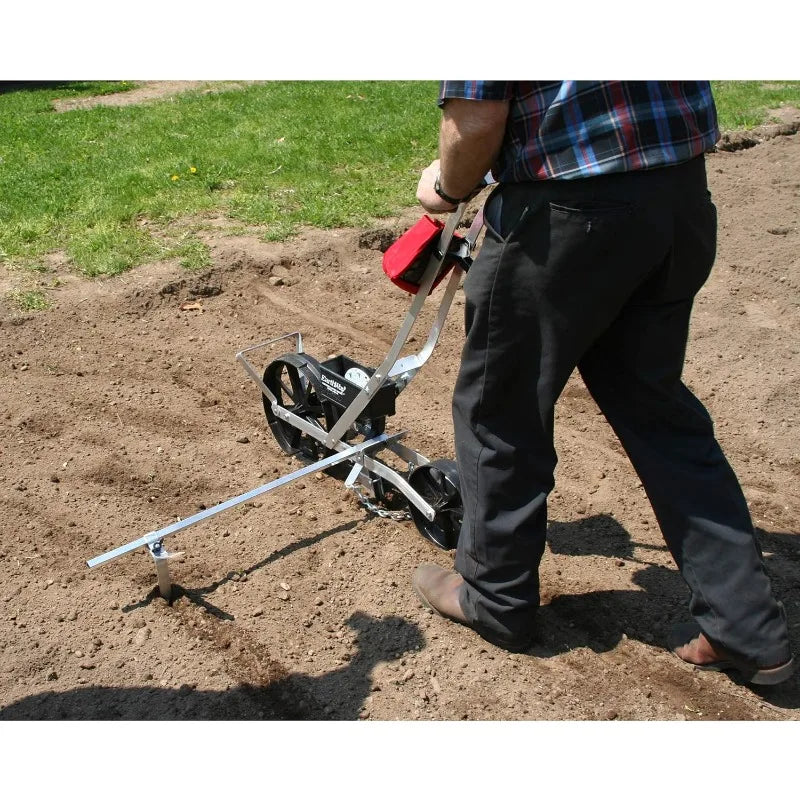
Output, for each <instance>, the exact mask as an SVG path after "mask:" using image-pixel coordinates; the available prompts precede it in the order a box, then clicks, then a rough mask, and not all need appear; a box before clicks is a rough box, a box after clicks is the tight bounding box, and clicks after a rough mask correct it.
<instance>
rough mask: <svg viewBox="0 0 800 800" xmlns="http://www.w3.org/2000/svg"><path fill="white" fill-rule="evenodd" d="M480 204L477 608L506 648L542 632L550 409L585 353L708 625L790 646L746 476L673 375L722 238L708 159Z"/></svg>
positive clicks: (471, 332) (460, 437) (468, 424)
mask: <svg viewBox="0 0 800 800" xmlns="http://www.w3.org/2000/svg"><path fill="white" fill-rule="evenodd" d="M485 214H486V220H487V232H486V236H485V239H484V243H483V246H482V248H481V251H480V255H479V257H478V258H477V259H476V261H475V263H474V264H473V265H472V267H471V269H470V271H469V273H468V275H467V278H466V281H465V284H464V291H465V296H466V311H465V328H466V340H465V343H464V349H463V354H462V361H461V368H460V372H459V375H458V379H457V382H456V387H455V392H454V396H453V419H454V426H455V441H456V455H457V459H458V464H459V472H460V478H461V487H462V496H463V499H464V511H465V519H464V525H463V528H462V531H461V536H460V538H459V544H458V549H457V552H456V569H457V571H458V572H459V573H461V575H462V576H463V577H464V579H465V583H464V587H463V589H462V593H461V597H460V599H461V605H462V608H463V610H464V612H465V614H466V615H467V617H468V619H469V620H470V621H471V622H472V624H473V626H474V627H475V628H476V629H477V630H478V631H479V632H481V633H482V635H484V636H485V638H487V639H489V640H490V641H494V642H496V643H498V644H501V645H504V646H508V647H510V648H519V647H523V646H525V644H526V643H527V642H529V641H530V639H531V638H532V635H533V630H534V623H535V611H536V608H537V607H538V605H539V580H538V567H539V562H540V560H541V557H542V554H543V552H544V547H545V532H546V525H547V496H548V493H549V492H550V490H551V489H552V488H553V485H554V479H553V472H554V469H555V466H556V453H555V449H554V445H553V409H554V405H555V403H556V400H557V399H558V397H559V395H560V393H561V391H562V390H563V388H564V385H565V384H566V382H567V379H568V378H569V376H570V374H571V373H572V371H573V370H574V369H575V368H576V367H577V368H578V370H579V371H580V374H581V376H582V378H583V380H584V382H585V384H586V386H587V388H588V390H589V392H590V393H591V395H592V397H593V398H594V400H595V401H596V403H597V404H598V406H599V407H600V409H601V410H602V412H603V413H604V414H605V417H606V419H607V420H608V422H609V423H610V424H611V426H612V428H613V429H614V431H615V433H616V434H617V436H618V437H619V439H620V441H621V443H622V445H623V447H624V448H625V450H626V452H627V454H628V456H629V457H630V459H631V462H632V463H633V466H634V468H635V469H636V471H637V473H638V475H639V477H640V479H641V481H642V484H643V485H644V487H645V490H646V492H647V495H648V498H649V499H650V502H651V504H652V506H653V510H654V512H655V515H656V518H657V519H658V522H659V525H660V527H661V530H662V533H663V535H664V538H665V540H666V542H667V545H668V547H669V549H670V552H671V553H672V556H673V557H674V559H675V562H676V563H677V565H678V568H679V569H680V572H681V575H682V576H683V578H684V579H685V581H686V583H687V584H688V586H689V588H690V591H691V600H690V612H691V614H692V615H693V617H694V618H695V620H696V621H697V622H698V623H699V625H700V627H701V628H702V630H703V631H704V632H705V633H706V634H707V636H709V637H710V638H711V639H712V640H714V641H715V642H718V643H720V644H723V645H725V646H727V647H728V648H730V649H731V650H733V651H734V652H735V653H738V654H739V655H741V656H743V657H746V658H750V659H754V660H756V661H757V662H758V664H760V665H773V664H777V663H782V662H784V661H786V660H788V658H789V657H790V652H789V643H788V633H787V626H786V619H785V614H784V611H783V607H782V605H781V604H780V603H778V602H777V601H776V599H775V598H774V596H773V593H772V588H771V585H770V582H769V579H768V577H767V575H766V573H765V572H764V569H763V563H762V559H761V554H760V550H759V548H758V545H757V543H756V541H755V536H754V532H753V526H752V522H751V518H750V514H749V511H748V508H747V504H746V502H745V499H744V497H743V495H742V491H741V488H740V486H739V483H738V480H737V478H736V476H735V474H734V473H733V471H732V469H731V467H730V466H729V464H728V462H727V460H726V458H725V456H724V455H723V453H722V451H721V449H720V447H719V445H718V443H717V441H716V439H715V437H714V430H713V425H712V421H711V418H710V417H709V414H708V412H707V411H706V409H705V408H704V407H703V405H702V404H701V403H700V401H699V400H698V399H697V398H696V397H695V396H694V395H693V394H692V393H691V392H690V391H689V389H687V387H686V386H685V385H684V384H683V382H682V381H681V373H682V369H683V363H684V357H685V350H686V342H687V337H688V330H689V317H690V313H691V308H692V302H693V298H694V296H695V294H696V293H697V291H698V290H699V289H700V287H701V286H702V285H703V283H704V282H705V280H706V279H707V277H708V275H709V272H710V270H711V266H712V264H713V262H714V257H715V253H716V227H717V219H716V209H715V207H714V205H713V203H712V201H711V197H710V194H709V192H708V189H707V184H706V173H705V163H704V160H703V158H698V159H694V160H692V161H689V162H686V163H684V164H681V165H678V166H672V167H666V168H662V169H657V170H648V171H641V172H632V173H621V174H617V175H610V176H603V177H598V178H587V179H580V180H553V181H540V182H534V183H523V184H505V185H501V186H499V187H498V188H497V189H496V190H495V192H494V193H493V194H492V195H491V197H490V198H489V200H488V202H487V205H486V210H485Z"/></svg>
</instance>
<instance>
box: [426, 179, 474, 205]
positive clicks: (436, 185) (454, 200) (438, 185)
mask: <svg viewBox="0 0 800 800" xmlns="http://www.w3.org/2000/svg"><path fill="white" fill-rule="evenodd" d="M441 178H442V173H441V172H440V173H439V174H438V175H437V176H436V180H435V181H434V182H433V191H434V192H436V194H438V195H439V197H441V198H442V200H444V201H445V202H446V203H450V204H451V205H454V206H457V205H459V204H461V203H463V202H464V201H465V200H468V199H469V197H470V195H467V196H466V197H462V198H461V199H460V200H459V199H458V198H456V197H450V195H449V194H447V193H446V192H445V191H444V189H442V180H441Z"/></svg>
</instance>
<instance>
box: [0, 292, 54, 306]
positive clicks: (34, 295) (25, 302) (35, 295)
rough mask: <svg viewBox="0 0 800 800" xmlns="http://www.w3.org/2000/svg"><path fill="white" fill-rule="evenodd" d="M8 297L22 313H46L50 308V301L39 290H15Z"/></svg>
mask: <svg viewBox="0 0 800 800" xmlns="http://www.w3.org/2000/svg"><path fill="white" fill-rule="evenodd" d="M8 296H9V298H10V299H11V300H12V301H13V302H14V303H15V304H16V305H17V306H18V307H19V309H20V310H22V311H44V310H45V309H47V308H50V301H49V300H48V299H47V297H46V296H45V294H44V292H41V291H39V290H38V289H28V290H23V289H14V290H12V291H11V292H9V293H8Z"/></svg>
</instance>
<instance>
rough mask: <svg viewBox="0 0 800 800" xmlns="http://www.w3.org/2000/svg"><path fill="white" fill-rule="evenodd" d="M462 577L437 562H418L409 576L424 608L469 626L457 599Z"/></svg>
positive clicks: (462, 581) (462, 580)
mask: <svg viewBox="0 0 800 800" xmlns="http://www.w3.org/2000/svg"><path fill="white" fill-rule="evenodd" d="M463 583H464V579H463V578H462V577H461V576H460V575H459V574H458V573H457V572H453V571H452V570H449V569H443V568H442V567H440V566H438V565H437V564H420V565H419V566H418V567H417V569H416V570H415V571H414V577H412V578H411V585H412V586H413V587H414V592H415V593H416V595H417V597H418V598H419V599H420V602H421V603H422V605H424V606H425V607H426V608H429V609H431V611H435V612H436V613H437V614H441V615H442V616H443V617H446V618H447V619H451V620H453V621H454V622H460V623H461V624H462V625H467V626H469V621H468V620H467V618H466V616H465V615H464V612H463V611H462V610H461V603H460V601H459V599H458V596H459V591H460V589H461V584H463Z"/></svg>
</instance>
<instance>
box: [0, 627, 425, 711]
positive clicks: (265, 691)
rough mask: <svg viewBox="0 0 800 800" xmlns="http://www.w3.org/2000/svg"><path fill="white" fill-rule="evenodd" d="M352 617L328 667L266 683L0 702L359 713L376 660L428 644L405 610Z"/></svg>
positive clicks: (73, 693)
mask: <svg viewBox="0 0 800 800" xmlns="http://www.w3.org/2000/svg"><path fill="white" fill-rule="evenodd" d="M347 624H348V626H349V627H350V628H352V629H353V630H354V631H355V632H356V641H355V644H356V647H357V652H356V653H355V654H354V655H353V657H352V658H351V660H350V661H349V662H348V663H347V664H346V665H345V666H343V667H341V668H340V669H336V670H332V671H331V672H327V673H325V674H324V675H320V676H312V675H307V674H304V673H288V674H286V675H285V676H284V677H281V678H279V679H277V680H274V681H272V682H270V683H269V684H267V685H253V684H248V683H241V684H239V685H237V686H235V687H234V688H231V689H229V690H227V691H203V690H200V691H198V690H195V689H193V688H192V687H191V686H187V685H183V686H181V687H179V688H177V689H163V688H149V687H137V688H116V687H107V686H93V687H87V688H85V689H84V688H80V689H69V690H67V691H64V692H42V693H40V694H36V695H32V696H30V697H26V698H23V699H22V700H18V701H17V702H15V703H12V704H11V705H9V706H7V707H5V708H3V709H0V721H5V720H145V721H157V720H158V721H161V720H272V721H279V720H355V719H358V718H359V716H360V715H361V712H362V709H363V707H364V701H365V700H366V698H367V697H368V696H369V693H370V690H371V686H372V679H371V674H372V671H373V670H374V668H375V667H376V666H377V665H378V664H379V663H381V662H385V661H394V660H397V659H399V658H401V657H402V655H403V654H404V653H406V652H408V651H411V650H417V649H419V648H420V647H422V646H423V644H424V642H425V639H424V636H423V634H422V631H421V630H420V629H419V628H418V627H417V626H416V625H414V624H413V623H409V622H407V621H406V620H404V619H402V618H400V617H385V618H383V619H377V618H375V617H371V616H369V615H368V614H364V613H362V612H356V613H355V614H353V615H352V616H351V617H350V618H349V619H348V620H347Z"/></svg>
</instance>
